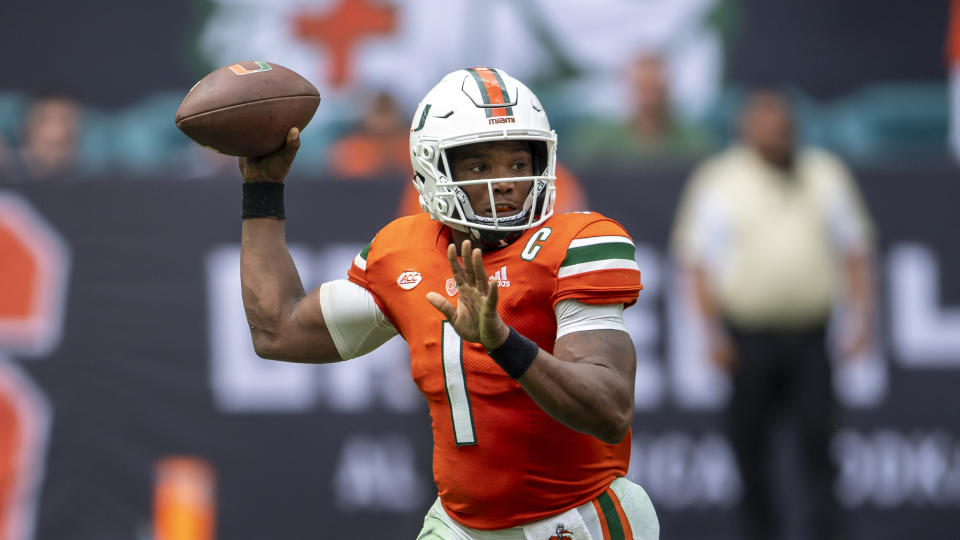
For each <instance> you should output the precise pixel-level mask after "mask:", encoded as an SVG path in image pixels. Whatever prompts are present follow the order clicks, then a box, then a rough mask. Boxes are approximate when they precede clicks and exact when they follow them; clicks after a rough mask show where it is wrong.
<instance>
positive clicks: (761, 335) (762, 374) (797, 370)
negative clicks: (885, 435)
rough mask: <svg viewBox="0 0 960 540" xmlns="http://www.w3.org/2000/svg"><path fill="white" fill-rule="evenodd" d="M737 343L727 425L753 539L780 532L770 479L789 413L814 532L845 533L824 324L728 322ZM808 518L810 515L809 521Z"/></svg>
mask: <svg viewBox="0 0 960 540" xmlns="http://www.w3.org/2000/svg"><path fill="white" fill-rule="evenodd" d="M730 332H731V337H732V339H733V342H734V345H735V346H736V350H737V359H736V360H737V362H736V365H735V367H734V369H733V373H732V382H733V389H732V390H733V393H732V395H731V399H730V405H729V410H728V413H729V414H728V422H729V425H728V429H729V436H730V441H731V444H732V445H733V449H734V453H735V454H736V458H737V463H738V465H739V467H740V474H741V477H742V479H743V498H742V501H741V505H742V506H741V517H742V520H743V531H744V537H745V538H746V539H748V540H770V539H772V538H777V532H778V528H779V527H778V522H779V521H780V520H778V519H777V516H776V515H775V507H776V505H775V502H774V500H773V499H772V497H773V493H774V490H773V486H772V484H771V472H772V471H771V465H770V462H771V459H770V458H771V457H772V456H771V453H772V452H771V450H772V442H773V441H772V438H773V437H772V435H773V433H774V429H773V428H774V427H775V426H776V425H777V424H778V422H779V421H780V420H781V419H784V417H785V416H786V417H787V419H788V420H790V421H792V422H793V423H794V424H795V425H796V427H797V431H798V433H799V441H800V446H801V448H800V449H799V450H800V456H801V457H802V458H803V461H804V463H803V465H804V467H802V468H800V470H801V471H803V474H802V476H803V479H805V480H806V484H807V488H808V491H807V493H808V494H809V498H808V500H809V501H810V504H809V505H808V506H809V509H810V511H811V513H812V515H811V516H810V517H811V518H812V519H811V520H810V521H809V523H811V525H812V531H811V532H812V535H813V536H812V538H815V539H817V540H832V539H834V538H839V537H840V531H839V528H838V526H839V508H838V505H837V502H836V499H835V497H834V494H833V482H834V478H835V476H836V469H835V466H834V464H833V462H832V461H831V459H830V453H829V445H830V440H831V438H832V436H833V433H834V431H835V429H836V427H837V422H836V420H837V407H836V402H835V399H834V395H833V388H832V369H831V364H830V359H829V356H828V354H827V348H826V331H825V326H819V327H817V328H814V329H810V330H804V331H753V330H746V329H742V328H736V327H732V326H731V327H730ZM804 521H806V520H804Z"/></svg>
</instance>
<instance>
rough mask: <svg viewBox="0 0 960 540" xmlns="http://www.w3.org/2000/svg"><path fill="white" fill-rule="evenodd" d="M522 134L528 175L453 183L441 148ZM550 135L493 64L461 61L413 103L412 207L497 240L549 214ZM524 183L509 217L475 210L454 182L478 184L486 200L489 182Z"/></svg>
mask: <svg viewBox="0 0 960 540" xmlns="http://www.w3.org/2000/svg"><path fill="white" fill-rule="evenodd" d="M507 140H521V141H530V143H531V144H530V149H531V153H532V155H533V169H534V173H535V176H521V177H516V178H509V179H497V178H492V179H485V180H466V181H461V182H454V180H453V178H452V177H451V176H452V175H451V174H450V171H451V167H450V163H449V161H448V159H447V150H448V149H450V148H452V147H455V146H463V145H468V144H473V143H484V142H490V141H507ZM556 149H557V134H556V133H555V132H554V131H553V130H551V129H550V122H549V121H548V120H547V114H546V113H545V112H544V110H543V106H542V105H541V104H540V100H538V99H537V96H535V95H534V94H533V92H531V91H530V89H529V88H527V87H526V86H525V85H524V84H523V83H521V82H520V81H518V80H516V79H514V78H513V77H511V76H509V75H507V74H506V73H504V72H503V71H501V70H499V69H494V68H483V67H477V68H469V69H462V70H459V71H454V72H453V73H450V74H448V75H447V76H445V77H444V78H443V79H442V80H441V81H440V82H439V83H438V84H437V85H436V86H434V87H433V89H431V90H430V92H428V93H427V95H426V96H425V97H424V98H423V100H422V101H421V102H420V104H419V105H418V106H417V111H416V113H414V115H413V123H412V124H411V126H410V159H411V161H412V164H413V171H414V177H413V183H414V185H415V186H416V188H417V191H418V192H419V193H420V207H421V208H423V210H424V211H426V212H428V213H429V214H430V216H431V217H433V219H435V220H437V221H440V222H441V223H444V224H445V225H448V226H450V227H452V228H454V229H457V230H460V231H463V232H467V233H470V235H471V236H473V237H474V238H475V239H477V240H480V241H483V242H498V243H501V244H502V243H503V242H504V240H505V239H508V238H509V237H511V236H519V234H520V232H521V231H523V230H525V229H529V228H531V227H536V226H537V225H540V224H541V223H543V222H544V221H546V220H547V218H549V217H550V216H551V215H553V202H554V196H555V188H554V180H555V179H556ZM503 181H509V182H525V181H526V182H530V184H531V187H530V193H529V194H528V195H527V198H526V200H525V201H524V204H523V209H522V210H521V211H520V212H519V213H517V214H515V215H512V216H502V217H499V216H497V213H496V209H495V208H494V209H492V212H493V216H492V217H487V216H479V215H476V214H475V213H474V210H473V207H472V206H471V205H470V200H469V198H468V197H467V194H466V193H465V192H464V191H463V190H462V189H460V187H458V185H464V184H468V183H469V184H486V185H487V193H488V195H489V197H490V200H491V201H492V200H493V185H494V184H496V183H497V182H503Z"/></svg>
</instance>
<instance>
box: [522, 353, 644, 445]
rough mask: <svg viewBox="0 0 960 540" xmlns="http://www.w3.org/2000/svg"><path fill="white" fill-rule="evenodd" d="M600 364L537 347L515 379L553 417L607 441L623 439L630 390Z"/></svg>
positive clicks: (629, 418)
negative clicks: (565, 358) (560, 356)
mask: <svg viewBox="0 0 960 540" xmlns="http://www.w3.org/2000/svg"><path fill="white" fill-rule="evenodd" d="M616 379H618V377H617V374H616V373H615V372H614V371H613V370H611V369H609V368H608V367H606V366H604V365H602V364H594V363H590V360H589V359H588V360H586V361H582V362H576V363H574V362H566V361H563V360H560V359H558V358H556V357H555V356H553V355H551V354H549V353H547V352H546V351H543V350H541V351H540V353H539V355H538V356H537V359H536V360H534V362H533V364H531V366H530V368H529V369H528V370H527V373H525V374H524V376H523V377H521V378H520V379H519V380H518V382H520V385H521V386H522V387H523V389H524V390H526V392H527V394H528V395H529V396H530V397H531V398H532V399H533V400H534V401H535V402H536V403H537V405H539V406H540V408H541V409H543V411H544V412H546V413H547V414H549V415H550V416H551V417H552V418H553V419H554V420H556V421H558V422H560V423H561V424H563V425H565V426H567V427H569V428H570V429H574V430H576V431H579V432H581V433H586V434H588V435H592V436H594V437H596V438H598V439H600V440H602V441H604V442H606V443H608V444H616V443H619V442H620V441H622V440H623V437H624V436H625V435H626V434H627V430H629V429H630V424H631V422H632V421H633V392H632V386H631V391H630V392H627V391H626V389H623V388H619V387H620V386H623V384H622V381H618V380H616Z"/></svg>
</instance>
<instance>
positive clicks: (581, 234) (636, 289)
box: [553, 219, 643, 306]
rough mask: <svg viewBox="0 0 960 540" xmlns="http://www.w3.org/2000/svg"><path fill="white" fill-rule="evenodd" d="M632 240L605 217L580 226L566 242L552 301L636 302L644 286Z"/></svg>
mask: <svg viewBox="0 0 960 540" xmlns="http://www.w3.org/2000/svg"><path fill="white" fill-rule="evenodd" d="M635 251H636V248H635V247H634V245H633V240H632V239H631V238H630V235H628V234H627V232H626V231H625V230H624V229H623V227H622V226H621V225H620V224H619V223H617V222H616V221H613V220H610V219H602V220H599V221H594V222H591V223H589V224H588V225H586V226H585V227H583V228H582V229H580V231H578V232H577V233H576V234H575V235H574V237H573V239H572V240H571V241H570V243H569V244H568V245H567V248H566V253H565V254H564V258H563V260H562V262H561V263H560V266H559V268H558V270H557V289H556V292H555V294H554V298H553V304H554V306H556V304H557V302H560V301H561V300H566V299H573V300H579V301H580V302H583V303H585V304H618V303H619V304H623V305H624V306H630V305H633V304H634V303H635V302H636V301H637V296H638V295H639V293H640V290H641V289H643V285H642V284H641V282H640V269H639V268H638V267H637V261H636V259H635Z"/></svg>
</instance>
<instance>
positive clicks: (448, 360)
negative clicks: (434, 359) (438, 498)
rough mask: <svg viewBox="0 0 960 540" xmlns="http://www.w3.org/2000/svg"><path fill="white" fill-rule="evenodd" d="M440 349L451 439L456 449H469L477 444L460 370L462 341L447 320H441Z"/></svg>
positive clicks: (464, 377)
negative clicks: (465, 447) (441, 336)
mask: <svg viewBox="0 0 960 540" xmlns="http://www.w3.org/2000/svg"><path fill="white" fill-rule="evenodd" d="M440 349H441V351H442V353H441V354H443V383H444V385H445V386H446V388H447V401H449V402H450V418H451V420H453V438H454V440H456V442H457V446H473V445H475V444H477V432H476V430H474V428H473V411H472V410H471V409H470V393H469V392H467V377H466V373H465V372H464V370H463V340H462V339H461V338H460V334H457V331H456V330H454V329H453V325H452V324H450V322H449V321H443V339H442V341H441V342H440Z"/></svg>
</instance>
